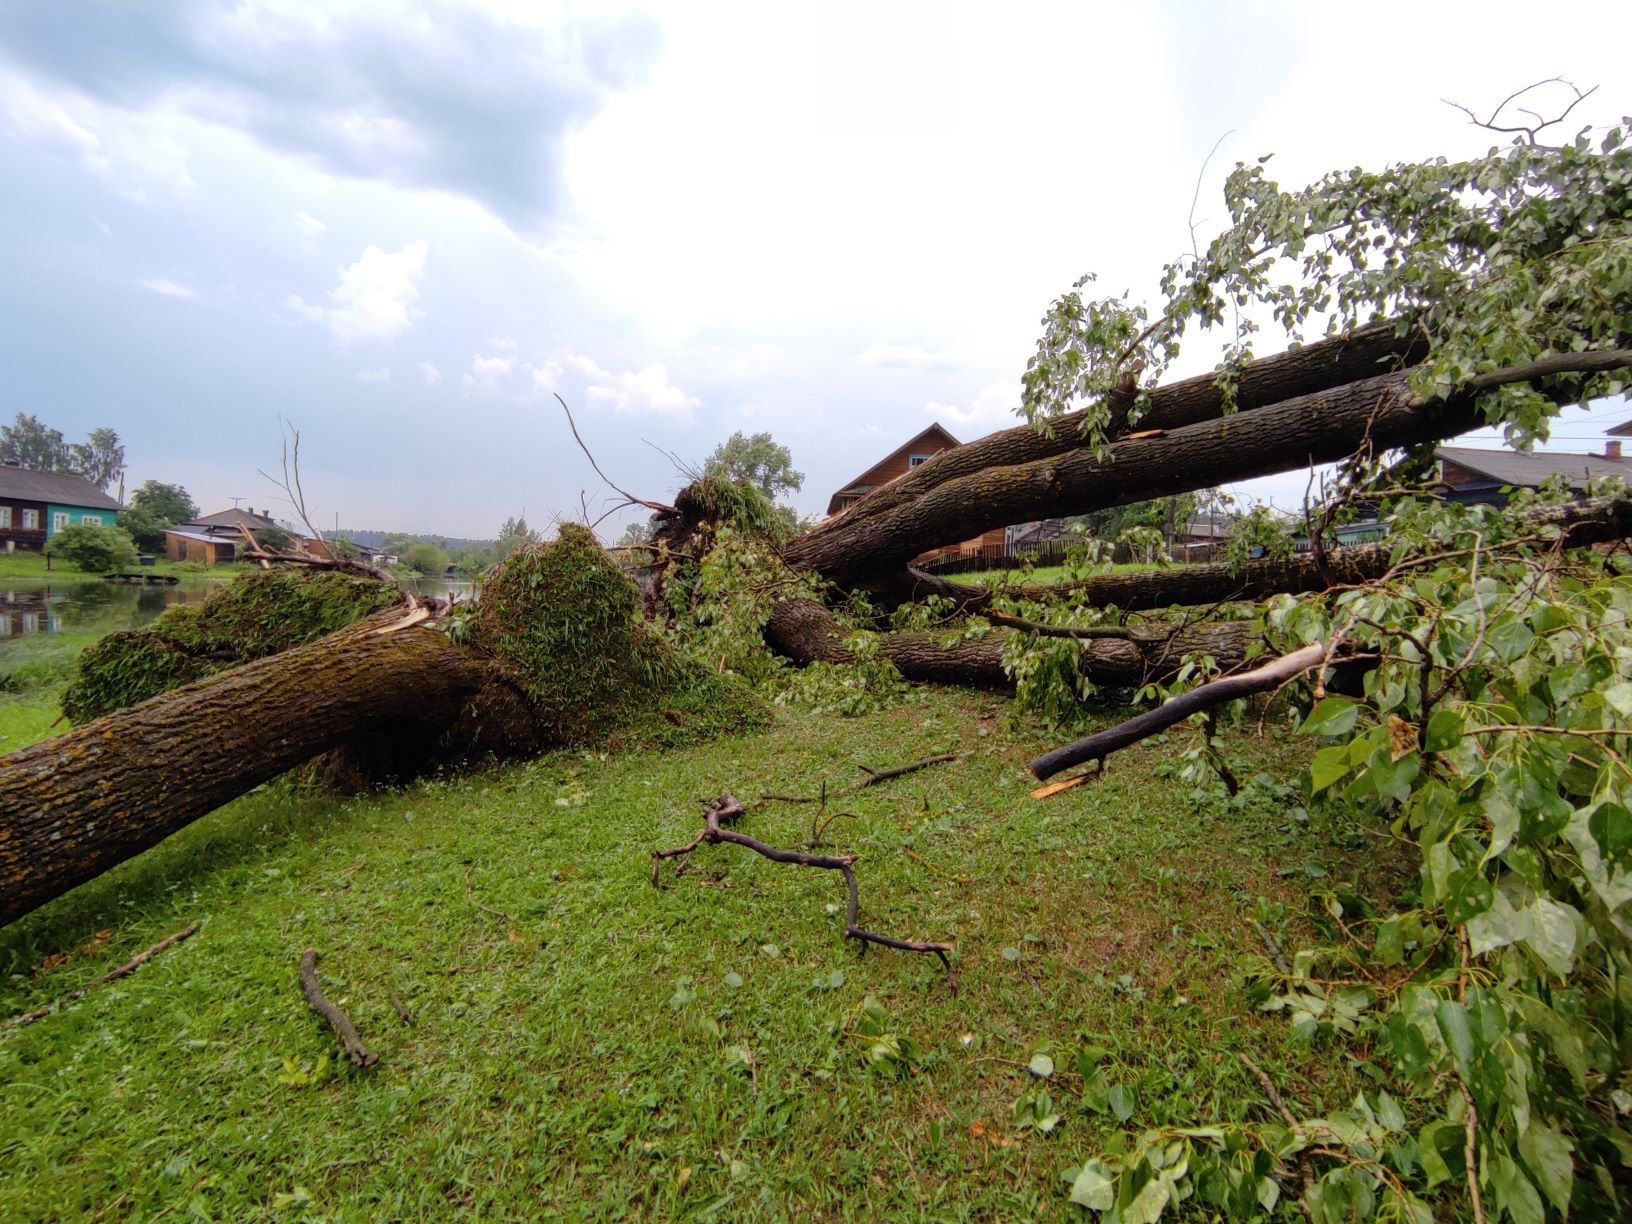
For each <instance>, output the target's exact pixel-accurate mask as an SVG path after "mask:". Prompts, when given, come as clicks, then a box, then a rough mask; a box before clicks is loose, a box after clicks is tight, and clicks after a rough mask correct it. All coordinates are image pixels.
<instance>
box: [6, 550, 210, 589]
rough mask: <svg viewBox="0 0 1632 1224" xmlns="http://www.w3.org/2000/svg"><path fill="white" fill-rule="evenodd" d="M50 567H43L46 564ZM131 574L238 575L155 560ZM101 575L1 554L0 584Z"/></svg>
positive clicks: (35, 557)
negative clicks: (20, 579)
mask: <svg viewBox="0 0 1632 1224" xmlns="http://www.w3.org/2000/svg"><path fill="white" fill-rule="evenodd" d="M47 561H49V562H50V568H49V569H47V568H46V562H47ZM131 572H132V573H142V574H159V575H167V576H169V577H173V578H179V579H181V581H183V582H226V581H228V580H230V579H232V578H235V577H236V576H237V575H238V573H239V572H240V567H239V566H236V565H204V564H202V563H200V562H197V561H164V560H159V561H155V562H154V563H153V564H152V565H143V566H139V567H136V568H135V569H133V570H132V571H131ZM101 577H102V575H100V574H87V573H86V572H85V571H84V570H82V569H78V568H76V567H75V566H73V565H71V564H70V563H69V562H67V561H65V560H63V559H62V558H61V557H44V556H41V555H40V554H39V553H29V552H14V553H4V552H0V584H4V583H6V582H9V581H11V580H12V579H14V578H25V579H46V580H51V579H55V580H58V581H79V580H85V581H95V580H99V579H100V578H101Z"/></svg>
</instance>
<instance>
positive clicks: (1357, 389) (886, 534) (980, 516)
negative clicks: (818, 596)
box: [783, 350, 1632, 593]
mask: <svg viewBox="0 0 1632 1224" xmlns="http://www.w3.org/2000/svg"><path fill="white" fill-rule="evenodd" d="M1626 366H1632V353H1629V352H1627V351H1625V350H1612V351H1606V352H1595V353H1570V354H1563V355H1561V356H1558V357H1552V358H1546V359H1543V360H1542V361H1539V362H1534V363H1531V364H1529V365H1527V366H1522V367H1515V368H1513V369H1510V370H1500V371H1495V372H1493V373H1491V374H1487V375H1480V376H1479V377H1478V378H1477V379H1475V380H1473V381H1471V382H1470V383H1469V385H1468V386H1467V387H1465V388H1464V389H1463V390H1461V391H1459V392H1458V393H1457V394H1455V395H1453V396H1451V397H1450V398H1448V399H1443V400H1439V399H1435V400H1424V399H1422V398H1420V397H1418V396H1415V395H1413V394H1412V392H1411V390H1410V387H1409V385H1408V376H1407V375H1406V374H1404V373H1396V374H1385V375H1382V376H1379V377H1376V378H1368V379H1363V380H1361V381H1359V382H1354V383H1349V384H1347V385H1345V386H1341V387H1337V388H1334V389H1331V390H1326V391H1321V392H1317V393H1315V394H1312V395H1304V396H1299V397H1297V398H1295V399H1291V400H1286V401H1284V402H1282V403H1278V404H1275V405H1273V406H1270V407H1265V408H1260V409H1257V410H1256V411H1252V412H1238V413H1235V414H1234V415H1231V416H1228V417H1222V418H1219V419H1217V420H1210V421H1204V422H1201V423H1199V424H1194V425H1187V426H1183V427H1181V428H1178V429H1173V430H1166V431H1164V432H1162V433H1161V434H1160V435H1159V436H1156V437H1139V438H1128V439H1125V440H1123V441H1120V442H1116V443H1113V444H1111V445H1110V446H1109V447H1107V448H1106V449H1105V451H1104V453H1103V455H1096V454H1095V453H1094V451H1093V450H1091V449H1088V448H1083V447H1079V448H1077V449H1075V450H1071V451H1068V452H1066V453H1064V454H1060V455H1054V456H1050V457H1048V458H1045V459H1036V460H1031V461H1029V462H1025V463H1017V464H1010V465H1004V466H996V467H984V468H981V469H980V470H978V471H975V472H973V473H971V474H969V475H967V476H962V477H960V478H958V479H954V480H949V481H945V482H943V483H941V484H938V485H935V486H934V487H931V488H929V489H927V490H925V491H924V492H923V493H921V494H920V495H918V496H915V497H912V498H910V499H908V500H906V501H904V502H903V501H899V500H898V499H895V497H894V495H893V494H892V493H891V492H890V490H891V488H892V486H886V487H885V488H884V489H883V490H880V491H879V492H878V493H873V494H870V495H869V496H868V497H866V498H863V499H862V501H861V502H860V503H858V504H857V506H856V507H854V508H852V510H851V511H849V512H848V513H846V514H843V515H839V516H837V517H836V518H835V519H833V520H830V522H831V526H827V525H824V526H823V527H822V528H818V529H814V530H812V531H809V532H807V533H805V534H804V535H802V536H799V537H798V538H796V539H795V540H793V541H792V542H791V543H789V544H788V546H787V547H786V548H785V549H784V552H783V555H784V557H785V559H786V560H787V561H788V563H789V564H791V565H793V566H794V567H795V568H798V569H811V570H815V571H816V572H817V573H820V574H821V575H822V576H823V577H825V578H827V579H828V580H829V581H831V582H834V583H835V584H837V585H839V586H841V587H844V588H847V589H858V590H865V591H871V592H898V593H899V592H902V590H903V587H905V588H908V589H910V587H911V585H912V580H911V578H910V576H908V574H907V572H906V565H907V563H908V562H909V561H910V560H911V559H912V558H913V557H915V556H917V555H919V554H920V553H922V552H924V551H925V550H927V549H931V548H936V547H939V546H942V545H946V544H953V543H957V542H958V541H960V540H966V539H969V538H970V537H971V536H975V535H979V534H980V533H981V532H983V531H988V530H992V529H995V528H998V527H1005V526H1008V525H1010V524H1012V523H1020V522H1028V521H1031V520H1034V519H1037V518H1042V517H1045V516H1049V515H1055V516H1057V515H1070V514H1085V513H1088V512H1089V511H1093V510H1103V509H1106V508H1108V507H1111V506H1121V505H1128V504H1131V503H1133V502H1140V501H1148V500H1150V499H1151V498H1155V497H1166V496H1169V495H1172V494H1175V493H1185V492H1190V491H1192V490H1195V489H1203V488H1208V487H1210V486H1212V485H1215V484H1219V483H1222V482H1225V481H1232V480H1249V479H1252V478H1254V477H1258V476H1270V475H1274V474H1276V473H1279V472H1284V471H1289V470H1292V469H1296V468H1300V467H1311V466H1314V465H1316V464H1320V463H1329V462H1335V461H1337V460H1339V459H1343V458H1346V457H1347V456H1349V455H1351V454H1353V453H1354V452H1355V451H1356V450H1357V449H1359V448H1360V447H1362V446H1367V445H1369V446H1371V447H1373V448H1375V449H1377V450H1385V449H1388V448H1390V447H1399V446H1413V445H1416V444H1418V443H1421V442H1430V441H1437V440H1440V439H1443V438H1450V437H1455V436H1456V435H1457V434H1460V433H1466V432H1467V431H1468V430H1470V429H1474V428H1476V427H1478V426H1479V425H1481V424H1483V423H1484V422H1483V415H1482V413H1481V412H1480V409H1479V406H1478V400H1479V397H1480V394H1481V393H1482V392H1484V391H1486V390H1489V389H1491V388H1493V387H1498V386H1502V385H1506V384H1509V383H1518V382H1532V383H1537V382H1543V381H1545V380H1546V379H1548V378H1549V377H1551V376H1553V375H1557V374H1562V373H1566V372H1571V371H1581V370H1605V369H1617V368H1622V367H1626ZM1559 394H1560V397H1561V398H1563V399H1567V398H1568V394H1567V392H1563V391H1561V392H1560V393H1559ZM959 449H961V448H959ZM948 453H952V454H956V450H954V451H952V452H948ZM923 466H925V467H928V466H929V464H928V463H926V464H924V465H923ZM880 494H883V495H884V496H883V497H882V498H881V504H883V503H885V502H887V503H889V504H890V508H888V509H884V510H882V511H880V512H878V513H871V512H869V513H866V514H857V513H856V511H857V510H861V509H862V508H863V507H865V506H866V505H867V503H868V502H869V501H871V500H872V499H873V498H875V497H880Z"/></svg>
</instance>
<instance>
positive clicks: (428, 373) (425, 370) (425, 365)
mask: <svg viewBox="0 0 1632 1224" xmlns="http://www.w3.org/2000/svg"><path fill="white" fill-rule="evenodd" d="M419 372H420V374H421V375H423V376H424V378H425V385H426V386H427V387H434V386H436V384H437V383H439V382H441V381H442V371H441V370H439V369H437V368H436V367H435V366H434V365H432V364H431V363H430V362H428V361H422V362H420V363H419Z"/></svg>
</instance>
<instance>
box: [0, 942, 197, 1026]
mask: <svg viewBox="0 0 1632 1224" xmlns="http://www.w3.org/2000/svg"><path fill="white" fill-rule="evenodd" d="M197 931H198V923H196V922H194V923H190V924H189V925H187V926H184V927H182V928H181V930H179V931H177V932H176V933H175V934H174V935H166V936H165V937H164V938H163V939H161V940H159V942H158V943H156V944H154V945H153V946H152V947H151V948H149V949H147V951H145V952H138V953H137V954H136V955H135V956H133V957H131V958H130V959H129V960H128V961H126V962H125V963H124V964H122V965H120V966H119V967H118V968H117V969H110V970H108V971H107V972H106V973H104V974H103V975H102V976H101V977H99V978H93V979H92V980H91V981H89V982H86V983H85V985H83V986H80V987H78V988H76V989H74V990H70V991H69V992H68V993H67V994H65V995H63V996H62V998H60V999H58V1000H57V1001H56V1002H55V1003H47V1004H46V1005H45V1006H44V1007H36V1008H35V1009H34V1010H33V1011H28V1012H24V1013H23V1014H22V1015H20V1016H13V1017H12V1018H11V1019H10V1020H7V1021H6V1023H5V1026H4V1027H6V1028H8V1029H13V1028H21V1027H22V1026H23V1025H25V1024H32V1023H34V1021H36V1020H41V1019H43V1018H45V1017H46V1016H49V1015H50V1014H51V1013H52V1012H54V1011H57V1010H59V1009H60V1008H62V1007H63V1006H64V1005H66V1004H69V1003H72V1002H73V1001H74V1000H75V999H82V998H84V997H85V996H86V995H88V994H90V992H91V991H93V990H95V989H96V988H97V987H98V986H105V985H107V983H109V982H112V981H115V980H117V979H118V978H122V977H125V976H127V975H129V974H132V973H135V972H136V970H138V969H140V968H141V967H142V966H143V965H145V964H147V962H148V961H150V960H152V959H153V958H154V957H155V956H157V955H158V954H159V953H160V952H163V951H164V950H165V949H166V948H168V947H170V946H171V945H172V944H178V943H180V942H181V941H182V940H184V939H186V938H188V937H189V936H191V935H193V934H195V933H196V932H197Z"/></svg>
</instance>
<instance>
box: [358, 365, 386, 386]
mask: <svg viewBox="0 0 1632 1224" xmlns="http://www.w3.org/2000/svg"><path fill="white" fill-rule="evenodd" d="M357 381H358V382H365V383H386V382H390V381H391V367H390V366H381V367H379V369H377V370H358V371H357Z"/></svg>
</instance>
